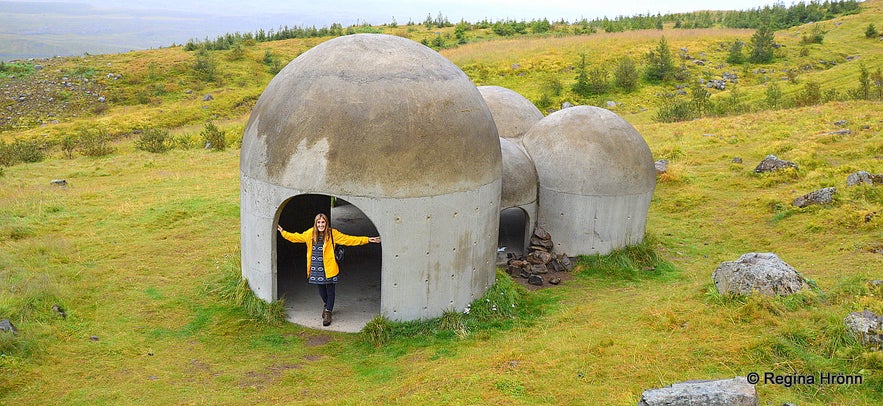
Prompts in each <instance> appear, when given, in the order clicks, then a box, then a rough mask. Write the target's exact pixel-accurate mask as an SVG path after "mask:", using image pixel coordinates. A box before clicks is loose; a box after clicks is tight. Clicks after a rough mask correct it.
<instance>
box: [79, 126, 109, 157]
mask: <svg viewBox="0 0 883 406" xmlns="http://www.w3.org/2000/svg"><path fill="white" fill-rule="evenodd" d="M78 144H79V145H78V149H79V151H80V153H81V154H83V155H85V156H91V157H102V156H107V155H110V154H112V153H113V152H114V150H115V149H114V147H113V146H111V145H110V135H108V134H107V133H106V132H105V131H104V130H102V129H99V128H82V129H80V134H79V140H78Z"/></svg>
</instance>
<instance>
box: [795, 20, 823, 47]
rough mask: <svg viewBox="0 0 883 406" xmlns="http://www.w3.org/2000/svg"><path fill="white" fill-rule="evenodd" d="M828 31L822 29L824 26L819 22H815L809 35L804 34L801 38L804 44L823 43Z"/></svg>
mask: <svg viewBox="0 0 883 406" xmlns="http://www.w3.org/2000/svg"><path fill="white" fill-rule="evenodd" d="M825 34H826V32H825V31H824V30H822V26H821V25H819V24H814V25H813V27H812V30H811V31H810V33H809V35H806V34H804V35H803V38H801V39H800V43H802V44H806V45H808V44H821V43H822V41H824V40H825Z"/></svg>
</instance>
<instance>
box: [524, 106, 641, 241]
mask: <svg viewBox="0 0 883 406" xmlns="http://www.w3.org/2000/svg"><path fill="white" fill-rule="evenodd" d="M522 142H523V143H524V146H525V148H526V149H527V152H528V154H529V155H530V157H531V159H532V160H533V162H534V165H535V166H536V169H537V174H538V177H539V199H538V203H539V210H538V214H537V216H538V219H537V224H538V225H539V226H541V227H543V228H545V229H546V230H547V231H548V232H549V233H551V234H552V235H553V236H555V250H556V252H561V253H566V254H567V255H570V256H575V255H591V254H606V253H608V252H610V251H611V250H613V249H616V248H621V247H624V246H626V245H630V244H634V243H639V242H641V241H642V240H643V238H644V231H645V225H646V221H647V211H648V209H649V207H650V199H651V198H652V196H653V190H654V189H655V188H656V169H655V167H654V164H653V156H652V154H651V153H650V148H649V147H648V146H647V143H646V142H645V141H644V139H643V137H641V135H640V134H639V133H638V132H637V130H635V129H634V127H632V126H631V125H630V124H629V123H628V122H626V121H625V120H623V119H622V118H621V117H619V116H618V115H616V114H615V113H613V112H611V111H608V110H605V109H601V108H597V107H589V106H576V107H571V108H568V109H564V110H559V111H557V112H555V113H552V114H550V115H548V116H547V117H545V118H543V119H542V120H540V121H539V122H538V123H536V124H535V125H534V126H533V127H532V128H531V129H530V130H529V131H528V132H527V134H525V135H524V138H523V139H522Z"/></svg>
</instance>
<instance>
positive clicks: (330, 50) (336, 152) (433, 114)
mask: <svg viewBox="0 0 883 406" xmlns="http://www.w3.org/2000/svg"><path fill="white" fill-rule="evenodd" d="M496 134H497V132H496V127H495V125H494V121H493V117H492V116H491V112H490V111H489V110H488V108H487V105H486V104H485V102H484V99H483V98H482V97H481V94H480V93H479V92H478V90H477V89H476V88H475V86H474V84H472V82H471V81H470V80H469V78H468V77H467V76H466V74H465V73H463V71H461V70H460V68H458V67H457V66H456V65H454V64H453V63H451V62H450V61H448V60H447V59H445V58H444V57H442V56H441V55H439V54H438V53H437V52H435V51H433V50H432V49H430V48H428V47H425V46H423V45H421V44H419V43H416V42H414V41H411V40H408V39H405V38H400V37H396V36H391V35H380V34H358V35H348V36H345V37H339V38H335V39H332V40H329V41H326V42H323V43H321V44H319V45H317V46H316V47H313V48H312V49H310V50H309V51H307V52H304V53H303V54H302V55H300V56H299V57H297V58H296V59H295V60H293V61H292V62H291V63H289V64H288V66H286V67H285V68H284V69H282V71H280V72H279V74H277V75H276V77H274V78H273V80H272V81H270V83H269V85H268V86H267V88H266V90H264V93H263V94H261V97H260V98H259V99H258V101H257V103H256V104H255V107H254V109H253V111H252V113H251V117H250V118H249V122H248V126H247V127H246V130H245V134H244V137H243V140H242V158H241V170H242V173H243V174H244V175H247V176H249V177H252V178H254V179H257V180H262V181H265V182H268V183H271V184H279V185H286V184H290V183H291V182H294V181H296V182H297V184H298V186H299V187H300V188H301V189H303V190H307V191H329V192H331V193H330V194H335V195H355V196H387V197H418V196H434V195H439V194H446V193H449V192H450V191H463V190H469V189H471V188H473V187H474V186H475V185H486V184H489V183H492V182H494V181H495V180H497V178H498V175H499V173H500V155H499V152H496V153H494V152H493V151H498V150H499V145H498V144H499V141H497V135H496ZM316 157H322V159H316ZM454 157H456V160H454V161H452V159H454ZM462 163H468V164H462Z"/></svg>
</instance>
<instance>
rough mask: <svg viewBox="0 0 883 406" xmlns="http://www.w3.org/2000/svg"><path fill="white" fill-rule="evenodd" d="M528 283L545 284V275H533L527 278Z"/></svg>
mask: <svg viewBox="0 0 883 406" xmlns="http://www.w3.org/2000/svg"><path fill="white" fill-rule="evenodd" d="M527 283H529V284H531V285H535V286H543V277H542V276H539V275H531V276H529V277H528V278H527Z"/></svg>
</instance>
